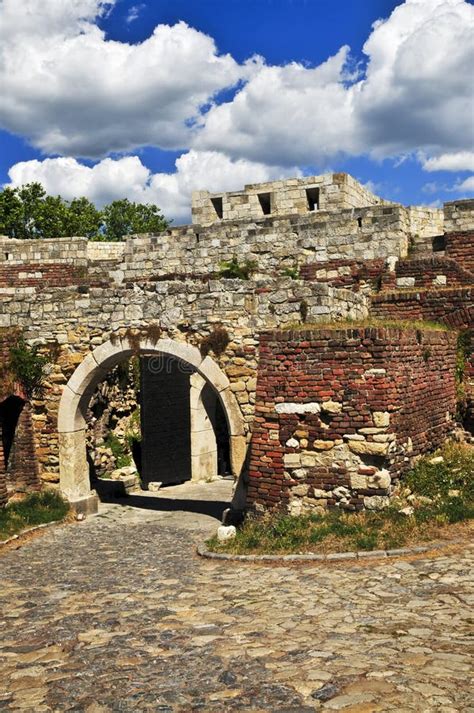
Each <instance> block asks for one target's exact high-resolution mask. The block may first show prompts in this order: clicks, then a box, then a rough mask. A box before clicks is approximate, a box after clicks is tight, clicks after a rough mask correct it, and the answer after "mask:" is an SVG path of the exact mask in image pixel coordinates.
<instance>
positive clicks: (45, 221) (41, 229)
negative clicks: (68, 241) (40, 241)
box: [30, 196, 69, 238]
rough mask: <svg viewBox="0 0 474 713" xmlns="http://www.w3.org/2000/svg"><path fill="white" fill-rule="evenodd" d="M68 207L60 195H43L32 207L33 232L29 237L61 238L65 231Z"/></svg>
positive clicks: (66, 234) (66, 233) (65, 234)
mask: <svg viewBox="0 0 474 713" xmlns="http://www.w3.org/2000/svg"><path fill="white" fill-rule="evenodd" d="M68 210H69V207H68V205H67V203H65V201H63V199H62V198H61V196H45V197H44V198H43V199H42V200H41V201H39V204H38V205H37V206H36V207H35V209H34V218H33V221H34V232H35V235H32V236H30V237H41V238H53V237H54V238H63V237H66V236H68V235H69V233H68V232H67V229H66V226H67V214H68Z"/></svg>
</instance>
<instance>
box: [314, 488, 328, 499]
mask: <svg viewBox="0 0 474 713" xmlns="http://www.w3.org/2000/svg"><path fill="white" fill-rule="evenodd" d="M328 495H329V493H327V492H326V491H325V490H321V489H320V488H313V497H314V498H316V499H317V500H320V499H324V500H327V498H328Z"/></svg>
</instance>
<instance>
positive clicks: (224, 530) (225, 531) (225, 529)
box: [217, 525, 237, 542]
mask: <svg viewBox="0 0 474 713" xmlns="http://www.w3.org/2000/svg"><path fill="white" fill-rule="evenodd" d="M236 535H237V530H236V529H235V527H234V525H227V526H226V525H220V526H219V527H218V528H217V539H218V541H219V542H227V541H228V540H233V539H234V537H235V536H236Z"/></svg>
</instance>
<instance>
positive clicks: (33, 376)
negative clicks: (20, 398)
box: [10, 337, 48, 398]
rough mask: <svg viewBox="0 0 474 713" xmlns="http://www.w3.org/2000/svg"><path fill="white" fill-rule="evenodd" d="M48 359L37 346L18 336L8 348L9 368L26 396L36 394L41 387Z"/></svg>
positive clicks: (29, 396) (30, 396)
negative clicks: (30, 344)
mask: <svg viewBox="0 0 474 713" xmlns="http://www.w3.org/2000/svg"><path fill="white" fill-rule="evenodd" d="M47 364H48V359H47V358H46V357H45V356H43V355H42V354H40V352H39V347H37V346H29V345H28V344H27V343H26V341H25V340H24V339H23V337H20V338H19V339H18V341H17V343H16V344H15V346H14V347H12V348H11V349H10V368H11V371H12V373H13V375H14V377H15V379H16V380H17V381H18V382H19V383H20V384H21V386H22V387H23V389H24V391H25V394H26V395H27V396H28V398H32V397H33V396H36V395H37V394H38V393H39V392H40V391H41V389H42V387H43V380H44V375H45V369H46V365H47Z"/></svg>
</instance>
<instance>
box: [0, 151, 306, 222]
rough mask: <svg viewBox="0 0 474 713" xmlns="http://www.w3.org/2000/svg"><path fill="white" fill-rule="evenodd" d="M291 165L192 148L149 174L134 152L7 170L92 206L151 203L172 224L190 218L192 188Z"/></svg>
mask: <svg viewBox="0 0 474 713" xmlns="http://www.w3.org/2000/svg"><path fill="white" fill-rule="evenodd" d="M299 173H300V172H299V170H298V169H297V168H296V167H291V168H290V169H288V168H286V169H283V168H281V167H278V166H267V165H264V164H260V163H255V162H252V161H248V160H246V159H239V160H236V161H234V160H232V159H230V158H228V157H227V156H225V155H223V154H220V153H217V152H212V151H204V152H199V151H195V150H191V151H189V153H186V154H183V155H182V156H180V157H179V158H178V159H177V161H176V171H175V172H174V173H152V172H151V171H150V170H149V169H148V168H147V167H146V166H144V165H143V163H142V162H141V160H140V159H139V157H138V156H127V157H124V158H119V159H111V158H105V159H103V160H102V161H100V162H98V163H97V164H96V165H95V166H92V167H88V166H84V165H83V164H81V163H79V162H78V161H77V160H76V159H74V158H70V157H69V158H47V159H44V160H43V161H37V160H34V161H22V162H20V163H17V164H15V165H14V166H12V168H11V169H10V171H9V177H10V184H9V185H10V186H13V187H14V186H21V185H23V184H24V183H31V182H33V181H38V182H40V183H41V184H42V185H43V186H44V188H45V190H46V191H47V193H49V194H51V195H57V194H60V195H62V196H63V198H66V199H69V200H70V199H71V198H74V197H78V196H86V197H87V198H89V199H90V200H92V201H93V202H94V203H96V204H97V205H99V206H100V205H103V204H104V203H108V202H109V201H112V200H116V199H120V198H129V199H130V200H132V201H137V202H139V203H156V204H157V205H159V206H160V208H161V209H162V211H163V213H164V214H165V215H166V217H168V218H173V219H174V220H175V222H177V223H181V222H186V221H188V220H189V219H190V208H191V193H192V191H194V190H210V191H229V190H237V189H240V188H242V187H243V186H244V185H245V184H246V183H260V182H263V181H269V180H274V179H277V178H283V177H285V176H289V175H299Z"/></svg>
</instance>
